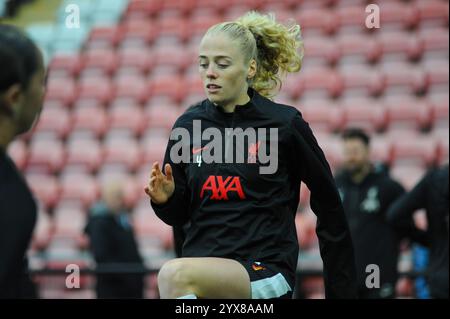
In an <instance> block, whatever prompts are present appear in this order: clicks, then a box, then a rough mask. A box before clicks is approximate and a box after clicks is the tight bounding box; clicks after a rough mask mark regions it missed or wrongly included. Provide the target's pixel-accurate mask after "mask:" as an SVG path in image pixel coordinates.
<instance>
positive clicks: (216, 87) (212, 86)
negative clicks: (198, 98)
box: [206, 83, 222, 93]
mask: <svg viewBox="0 0 450 319" xmlns="http://www.w3.org/2000/svg"><path fill="white" fill-rule="evenodd" d="M221 88H222V87H221V86H220V85H217V84H212V83H209V84H207V85H206V89H207V90H208V92H209V93H216V92H218V91H219V90H220V89H221Z"/></svg>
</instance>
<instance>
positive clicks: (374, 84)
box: [339, 65, 383, 97]
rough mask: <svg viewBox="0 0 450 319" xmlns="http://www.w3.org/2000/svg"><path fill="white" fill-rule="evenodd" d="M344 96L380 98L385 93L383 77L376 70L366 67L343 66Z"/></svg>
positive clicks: (341, 70)
mask: <svg viewBox="0 0 450 319" xmlns="http://www.w3.org/2000/svg"><path fill="white" fill-rule="evenodd" d="M339 75H340V77H341V79H342V85H343V90H344V91H343V96H346V97H347V96H348V97H357V96H359V97H369V96H378V95H380V94H381V92H382V91H383V77H382V76H381V73H380V72H379V71H378V70H377V69H374V68H371V67H368V66H365V65H343V66H342V67H341V68H340V69H339Z"/></svg>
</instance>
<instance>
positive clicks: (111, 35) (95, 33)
mask: <svg viewBox="0 0 450 319" xmlns="http://www.w3.org/2000/svg"><path fill="white" fill-rule="evenodd" d="M121 32H122V30H121V28H120V27H119V26H96V27H94V28H93V29H92V30H91V32H90V34H89V39H88V40H87V46H88V47H89V48H113V47H115V46H116V45H117V43H118V42H119V40H120V36H121V35H120V33H121Z"/></svg>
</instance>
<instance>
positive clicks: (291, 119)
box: [152, 89, 357, 298]
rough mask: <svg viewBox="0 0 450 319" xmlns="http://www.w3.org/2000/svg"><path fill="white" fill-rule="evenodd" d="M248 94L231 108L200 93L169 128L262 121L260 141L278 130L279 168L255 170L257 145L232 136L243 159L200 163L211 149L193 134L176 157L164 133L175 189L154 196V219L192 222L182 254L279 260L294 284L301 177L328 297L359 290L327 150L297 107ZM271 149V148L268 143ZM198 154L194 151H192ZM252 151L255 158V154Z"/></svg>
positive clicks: (222, 127)
mask: <svg viewBox="0 0 450 319" xmlns="http://www.w3.org/2000/svg"><path fill="white" fill-rule="evenodd" d="M249 96H250V97H251V99H250V101H249V102H248V103H247V104H245V105H238V106H236V109H235V111H234V112H233V113H225V112H223V111H222V109H221V108H219V107H217V106H216V105H215V104H213V103H211V102H210V101H209V100H204V101H202V102H200V103H198V104H196V105H193V106H191V107H190V108H189V109H188V110H187V111H186V112H185V113H184V114H183V115H181V116H180V117H179V118H178V120H177V121H176V123H175V125H174V128H180V127H182V128H186V129H187V130H188V131H189V132H190V134H191V136H192V134H193V121H194V120H201V126H202V131H203V130H205V129H206V128H209V127H214V128H217V129H218V130H220V132H221V133H222V136H225V128H230V127H231V128H242V130H243V131H245V129H247V128H255V129H257V128H267V134H266V136H263V137H261V136H260V137H259V140H258V144H259V143H267V144H269V142H268V140H269V128H277V129H278V141H279V144H278V145H279V146H278V168H277V170H276V172H275V173H274V174H266V175H263V174H260V172H259V167H260V166H264V165H266V164H264V165H262V164H261V163H260V161H259V153H258V149H260V148H258V146H260V145H258V146H257V145H248V143H247V144H244V147H242V146H239V147H237V148H238V149H237V150H236V143H235V140H234V141H233V143H232V144H231V145H225V142H223V143H222V144H223V146H224V148H226V149H225V151H224V152H223V153H226V152H228V151H229V149H230V148H231V149H232V150H234V153H236V152H243V153H244V156H245V163H234V164H229V163H210V164H207V163H203V162H202V163H200V164H199V163H198V161H197V160H196V159H198V157H197V156H198V155H199V153H200V152H201V151H200V147H201V148H203V151H205V150H207V149H208V145H207V144H208V143H209V142H210V141H211V140H212V138H211V137H210V138H209V139H207V140H203V141H202V145H192V140H191V141H190V145H189V150H190V163H179V164H174V163H173V162H172V160H171V158H170V150H171V147H172V146H173V145H174V144H176V143H177V142H178V140H176V141H173V140H169V143H168V147H167V150H166V154H165V158H164V164H165V163H170V164H171V166H172V169H173V175H174V179H175V192H174V194H173V195H172V196H171V197H170V199H169V201H168V202H167V203H165V204H163V205H156V204H154V203H152V207H153V209H154V211H155V213H156V214H157V216H158V217H159V218H161V219H162V220H163V221H164V222H165V223H167V224H169V225H182V224H185V223H186V222H188V221H189V222H190V226H189V229H188V231H187V234H186V239H185V242H184V245H183V249H182V253H183V256H184V257H223V258H232V259H235V260H238V261H260V262H264V263H266V264H268V265H272V266H273V267H276V269H278V270H280V271H281V272H282V273H283V275H284V276H285V277H286V280H288V282H289V283H290V284H291V287H292V288H293V285H294V282H295V272H296V268H297V260H298V251H299V247H298V240H297V234H296V228H295V222H294V218H295V214H296V211H297V206H298V202H299V191H300V182H301V181H303V182H304V183H305V184H306V185H307V186H308V188H309V189H310V191H311V208H312V209H313V211H314V212H315V214H316V215H317V217H318V221H317V229H316V231H317V235H318V238H319V243H320V252H321V255H322V259H323V262H324V281H325V288H326V289H325V290H326V292H325V293H326V297H327V298H354V297H356V294H357V293H356V271H355V265H354V256H353V246H352V240H351V236H350V232H349V229H348V225H347V222H346V218H345V214H344V210H343V207H342V203H341V200H340V197H339V193H338V191H337V188H336V186H335V182H334V179H333V176H332V174H331V170H330V168H329V165H328V163H327V161H326V159H325V156H324V154H323V152H322V150H321V149H320V147H319V145H318V144H317V141H316V139H315V137H314V135H313V133H312V131H311V129H310V127H309V125H308V123H307V122H305V120H304V119H303V118H302V115H301V113H300V112H299V111H298V110H297V109H295V108H294V107H291V106H286V105H281V104H277V103H274V102H272V101H271V100H269V99H267V98H265V97H263V96H261V95H260V94H258V93H257V92H256V91H254V90H253V89H249ZM267 148H268V147H267ZM192 153H195V154H192ZM255 154H257V156H258V159H257V160H256V161H255ZM224 156H225V154H222V158H224Z"/></svg>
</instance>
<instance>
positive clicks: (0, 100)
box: [0, 83, 23, 116]
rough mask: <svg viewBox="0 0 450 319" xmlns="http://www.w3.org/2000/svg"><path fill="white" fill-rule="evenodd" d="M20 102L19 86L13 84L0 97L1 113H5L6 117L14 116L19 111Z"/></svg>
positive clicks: (21, 92) (20, 92)
mask: <svg viewBox="0 0 450 319" xmlns="http://www.w3.org/2000/svg"><path fill="white" fill-rule="evenodd" d="M22 100H23V91H22V89H21V86H20V84H18V83H17V84H13V85H11V86H10V87H9V88H8V89H6V91H5V92H4V93H3V94H2V95H1V96H0V107H1V109H2V110H3V112H6V113H7V114H8V115H11V116H15V114H17V112H18V110H19V107H20V105H21V101H22Z"/></svg>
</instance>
